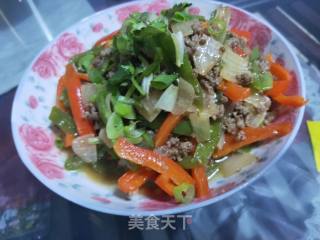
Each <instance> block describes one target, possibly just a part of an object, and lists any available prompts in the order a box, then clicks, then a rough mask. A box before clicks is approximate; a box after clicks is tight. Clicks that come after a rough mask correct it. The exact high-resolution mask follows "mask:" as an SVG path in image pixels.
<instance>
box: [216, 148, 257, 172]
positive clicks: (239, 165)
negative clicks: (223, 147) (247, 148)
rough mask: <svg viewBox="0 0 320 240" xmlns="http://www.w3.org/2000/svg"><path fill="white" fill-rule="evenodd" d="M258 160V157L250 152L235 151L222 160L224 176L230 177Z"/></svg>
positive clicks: (221, 165)
mask: <svg viewBox="0 0 320 240" xmlns="http://www.w3.org/2000/svg"><path fill="white" fill-rule="evenodd" d="M256 161H257V157H256V156H254V155H252V154H250V153H235V154H233V155H231V156H230V157H228V158H227V159H226V160H224V161H223V162H221V164H220V170H221V173H222V174H223V176H225V177H229V176H232V175H234V174H235V173H237V172H239V171H241V169H243V168H245V167H247V166H249V165H251V164H252V163H254V162H256Z"/></svg>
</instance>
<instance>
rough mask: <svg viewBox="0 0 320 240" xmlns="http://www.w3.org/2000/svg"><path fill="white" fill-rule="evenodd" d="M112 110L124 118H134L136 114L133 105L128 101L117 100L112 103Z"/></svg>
mask: <svg viewBox="0 0 320 240" xmlns="http://www.w3.org/2000/svg"><path fill="white" fill-rule="evenodd" d="M114 111H115V112H116V113H117V114H119V115H120V116H121V117H124V118H126V119H135V118H136V114H135V112H134V109H133V106H132V105H131V104H128V103H124V102H120V101H117V102H116V104H115V105H114Z"/></svg>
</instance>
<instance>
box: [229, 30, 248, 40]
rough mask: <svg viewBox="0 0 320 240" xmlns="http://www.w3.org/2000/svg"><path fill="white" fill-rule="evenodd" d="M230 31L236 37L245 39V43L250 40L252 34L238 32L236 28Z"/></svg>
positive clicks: (242, 31)
mask: <svg viewBox="0 0 320 240" xmlns="http://www.w3.org/2000/svg"><path fill="white" fill-rule="evenodd" d="M230 31H231V32H232V33H233V34H234V35H236V36H238V37H243V38H245V39H246V40H247V41H250V39H251V38H252V34H251V32H249V31H244V30H239V29H236V28H232V29H231V30H230Z"/></svg>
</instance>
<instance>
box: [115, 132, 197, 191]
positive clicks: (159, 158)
mask: <svg viewBox="0 0 320 240" xmlns="http://www.w3.org/2000/svg"><path fill="white" fill-rule="evenodd" d="M113 149H114V151H115V152H116V154H117V155H118V156H119V157H120V158H124V159H127V160H129V161H131V162H134V163H136V164H139V165H142V166H144V167H148V168H150V169H152V170H154V171H156V172H158V173H160V174H164V175H165V176H166V177H168V178H170V179H171V180H172V181H173V182H174V183H175V184H176V185H180V184H182V183H190V184H193V179H192V177H191V176H190V175H189V174H188V173H187V172H186V171H185V170H184V169H183V168H182V167H181V166H180V165H179V164H177V163H176V162H174V161H173V160H171V159H170V158H168V157H166V156H164V155H160V154H159V153H157V152H154V151H152V150H149V149H145V148H141V147H138V146H135V145H133V144H131V143H130V142H129V141H128V140H127V139H125V138H118V139H117V141H116V142H115V144H114V145H113Z"/></svg>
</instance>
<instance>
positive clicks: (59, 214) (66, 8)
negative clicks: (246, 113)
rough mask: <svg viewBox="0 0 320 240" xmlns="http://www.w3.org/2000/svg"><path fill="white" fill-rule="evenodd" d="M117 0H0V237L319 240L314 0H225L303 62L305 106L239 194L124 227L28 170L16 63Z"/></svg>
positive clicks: (319, 83)
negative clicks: (20, 140) (155, 224)
mask: <svg viewBox="0 0 320 240" xmlns="http://www.w3.org/2000/svg"><path fill="white" fill-rule="evenodd" d="M120 2H124V1H115V0H70V1H63V0H56V1H40V0H11V1H0V42H1V45H2V48H1V55H0V66H1V71H0V81H1V86H0V93H2V95H0V109H1V112H2V114H0V126H1V130H0V133H1V138H0V152H1V156H0V163H1V168H0V239H57V238H58V237H59V239H109V238H110V239H129V238H130V239H143V238H145V239H149V238H150V239H268V240H271V239H320V175H319V174H318V173H317V172H316V169H315V164H314V158H313V154H312V149H311V144H310V140H309V136H308V132H307V128H306V121H307V120H320V112H319V106H320V73H319V70H318V67H319V66H320V54H319V53H320V45H319V39H320V27H319V26H320V25H319V22H320V15H319V12H320V2H319V1H318V0H308V1H302V0H281V1H279V0H278V1H277V0H256V1H251V0H228V1H225V2H228V3H232V4H235V5H237V6H240V7H243V8H245V9H247V10H249V11H251V12H254V13H256V14H258V15H259V16H260V17H263V18H265V19H266V20H268V21H269V22H270V23H271V24H273V25H274V26H275V27H276V28H277V29H278V30H280V31H281V32H282V33H283V35H284V36H286V37H287V39H288V40H289V41H290V43H291V44H292V45H293V46H294V47H295V51H296V54H297V55H298V57H299V59H300V62H301V65H302V67H303V71H304V76H305V79H306V85H307V94H308V99H309V100H310V102H309V105H308V106H307V108H306V112H305V116H304V119H303V123H302V126H301V128H300V130H299V133H298V136H297V137H296V140H295V142H294V143H293V144H292V146H291V147H290V149H289V150H288V151H287V153H286V154H285V155H284V156H283V157H282V158H281V159H280V160H279V161H278V162H277V163H276V164H275V165H274V166H272V168H270V169H269V170H268V171H267V172H266V173H265V174H264V175H263V176H262V177H261V178H260V179H258V180H257V181H256V182H254V183H253V184H251V185H250V186H248V187H246V188H245V189H243V190H242V191H240V192H238V193H236V194H234V195H232V196H230V197H229V198H227V199H225V200H224V201H221V202H218V203H216V204H213V205H211V206H208V207H204V208H201V209H197V210H194V211H191V212H187V213H185V214H186V215H190V217H191V220H192V222H191V221H188V224H187V226H186V227H183V222H182V221H181V219H179V220H177V222H175V225H174V227H175V228H176V229H175V230H173V229H170V228H168V229H164V230H144V231H140V230H137V229H134V230H129V229H128V228H129V226H128V225H129V222H130V221H129V219H128V218H127V217H119V216H113V215H108V214H102V213H97V212H95V211H91V210H88V209H85V208H83V207H80V206H78V205H75V204H73V203H71V202H68V201H67V200H64V199H62V198H61V197H59V196H58V195H56V194H54V193H52V192H50V191H49V190H48V189H46V188H45V187H44V186H43V185H42V184H41V183H40V182H38V181H37V180H36V179H35V178H34V177H33V176H32V175H31V173H29V172H28V170H27V169H26V168H25V167H24V165H23V164H22V162H21V161H20V159H19V156H18V155H17V152H16V149H15V147H14V144H13V140H12V135H11V126H10V112H11V107H12V101H13V97H14V93H15V90H16V89H15V86H16V84H17V83H18V82H19V79H20V77H21V75H22V73H23V71H24V69H25V68H26V66H27V65H28V63H29V62H30V61H31V60H32V58H33V57H34V56H35V55H36V54H37V52H38V51H39V50H40V49H41V48H43V47H44V46H45V45H46V44H47V43H48V42H49V41H50V40H52V38H54V37H55V36H56V35H57V34H58V33H59V32H61V31H63V30H64V29H65V28H66V27H68V26H69V25H71V24H73V23H75V22H77V21H78V20H80V19H82V18H83V17H85V16H88V15H90V14H92V13H94V12H96V11H99V10H102V9H104V8H106V7H109V6H111V5H114V4H117V3H120ZM53 9H54V10H53ZM75 9H76V11H75ZM71 13H72V14H71ZM61 19H63V21H61ZM30 31H31V34H30ZM21 53H22V54H21ZM11 62H14V64H11ZM8 79H10V80H8ZM9 89H11V90H9ZM4 113H5V114H4ZM176 219H178V218H176Z"/></svg>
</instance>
